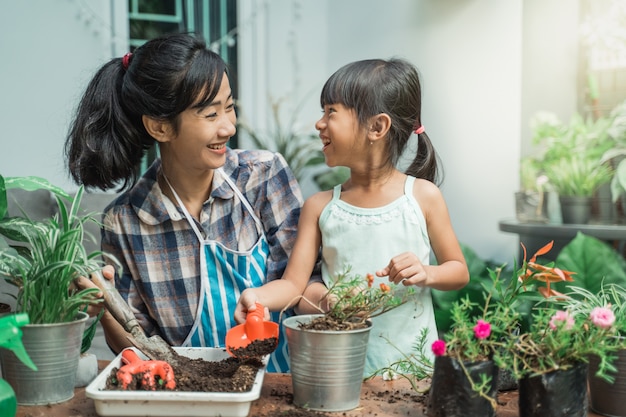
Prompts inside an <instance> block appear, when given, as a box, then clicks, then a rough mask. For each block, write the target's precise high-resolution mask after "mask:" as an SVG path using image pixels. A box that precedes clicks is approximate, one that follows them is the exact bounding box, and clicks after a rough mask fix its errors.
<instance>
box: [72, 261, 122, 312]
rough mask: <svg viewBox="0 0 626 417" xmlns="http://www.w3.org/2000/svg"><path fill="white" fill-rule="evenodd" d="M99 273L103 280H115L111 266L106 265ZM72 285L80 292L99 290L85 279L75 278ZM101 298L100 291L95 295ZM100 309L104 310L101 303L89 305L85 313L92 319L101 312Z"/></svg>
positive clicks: (90, 281)
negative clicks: (88, 289)
mask: <svg viewBox="0 0 626 417" xmlns="http://www.w3.org/2000/svg"><path fill="white" fill-rule="evenodd" d="M101 272H102V276H103V277H104V278H105V279H107V280H110V281H113V280H114V279H115V268H113V265H106V266H105V267H103V268H102V271H101ZM74 285H75V286H76V287H78V288H79V289H81V290H84V289H87V288H99V287H98V286H97V285H96V284H95V283H94V282H93V281H92V280H91V279H89V278H87V277H78V278H76V279H75V280H74ZM100 290H102V288H100ZM103 296H104V294H103V293H102V291H100V292H99V293H97V294H96V297H98V298H102V297H103ZM102 309H104V303H103V302H100V303H97V304H89V306H88V307H87V311H86V313H87V314H88V315H89V317H94V316H97V315H98V314H100V311H102Z"/></svg>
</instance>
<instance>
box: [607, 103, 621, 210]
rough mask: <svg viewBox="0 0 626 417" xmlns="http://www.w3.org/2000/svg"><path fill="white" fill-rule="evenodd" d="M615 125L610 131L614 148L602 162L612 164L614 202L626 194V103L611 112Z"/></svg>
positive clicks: (609, 150) (608, 151)
mask: <svg viewBox="0 0 626 417" xmlns="http://www.w3.org/2000/svg"><path fill="white" fill-rule="evenodd" d="M611 117H612V118H613V124H612V126H611V129H610V131H609V133H610V136H611V138H612V139H613V146H612V147H611V148H610V149H608V150H606V152H604V154H603V155H602V162H605V163H609V162H610V163H611V164H612V165H613V167H614V169H615V174H614V175H613V178H612V179H611V195H612V197H613V202H615V201H617V200H618V199H619V197H620V196H622V195H624V194H626V101H624V102H622V103H621V104H619V105H618V106H616V107H615V108H614V109H613V110H612V111H611Z"/></svg>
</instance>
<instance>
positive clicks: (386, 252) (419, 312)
mask: <svg viewBox="0 0 626 417" xmlns="http://www.w3.org/2000/svg"><path fill="white" fill-rule="evenodd" d="M414 182H415V178H414V177H411V176H407V179H406V182H405V186H404V195H403V196H402V197H400V198H398V199H397V200H395V201H393V202H391V203H390V204H387V205H386V206H383V207H376V208H361V207H356V206H352V205H350V204H347V203H346V202H344V201H342V200H341V199H340V196H341V185H338V186H336V187H335V188H334V190H333V199H332V200H331V201H330V202H329V203H328V205H327V206H326V207H324V209H323V210H322V213H321V215H320V220H319V227H320V231H321V234H322V258H323V263H322V277H323V279H324V281H325V282H326V285H330V284H331V283H332V281H333V278H334V277H335V276H336V275H337V274H339V273H341V272H343V271H344V270H345V268H346V267H347V266H350V267H351V272H352V273H355V274H359V275H361V276H363V277H365V275H366V274H367V273H371V274H374V273H375V272H376V271H377V270H379V269H382V268H384V267H385V266H386V265H387V264H388V263H389V261H390V260H391V258H393V257H394V256H396V255H399V254H401V253H403V252H413V253H415V254H416V255H417V256H418V257H419V258H420V260H421V261H422V263H423V264H424V265H428V264H429V263H430V253H431V250H430V241H429V238H428V231H427V229H426V221H425V219H424V214H423V213H422V210H421V208H420V206H419V204H418V202H417V201H416V200H415V197H414V196H413V184H414ZM380 282H385V283H388V282H389V281H388V278H387V277H383V278H378V277H376V281H375V285H378V284H379V283H380ZM414 288H415V290H416V291H415V295H414V296H413V297H412V299H411V301H409V302H408V303H406V304H404V305H402V306H400V307H397V308H395V309H393V310H391V311H389V312H387V313H385V314H383V315H381V316H378V317H375V318H374V319H373V322H374V326H373V328H372V331H371V332H370V339H369V345H368V351H367V362H366V367H365V376H367V375H369V374H371V373H372V372H374V371H376V370H378V369H381V368H384V367H387V366H389V365H390V364H392V363H393V362H396V361H398V360H400V359H404V356H403V354H411V353H414V350H413V347H414V345H415V342H416V341H417V338H418V336H419V335H420V333H421V329H422V328H427V329H428V338H427V342H426V345H425V352H424V353H425V354H426V355H428V356H430V355H431V351H430V345H431V344H432V342H433V341H435V340H437V328H436V325H435V315H434V312H433V303H432V298H431V294H430V289H428V288H418V287H414ZM390 342H391V343H392V344H393V345H391V344H390ZM394 346H395V347H394ZM431 358H432V357H431Z"/></svg>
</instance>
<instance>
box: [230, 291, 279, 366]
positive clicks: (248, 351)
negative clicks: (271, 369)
mask: <svg viewBox="0 0 626 417" xmlns="http://www.w3.org/2000/svg"><path fill="white" fill-rule="evenodd" d="M264 316H265V307H264V306H263V305H262V304H260V303H256V309H255V310H254V311H250V312H249V313H248V315H247V316H246V322H245V323H243V324H239V325H237V326H235V327H233V328H232V329H230V330H228V332H226V350H227V351H228V353H230V354H231V355H232V356H234V357H236V358H246V357H252V356H263V355H267V354H270V353H272V352H273V351H274V350H275V349H276V346H278V324H277V323H274V322H273V321H267V320H264Z"/></svg>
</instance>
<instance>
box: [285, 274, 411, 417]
mask: <svg viewBox="0 0 626 417" xmlns="http://www.w3.org/2000/svg"><path fill="white" fill-rule="evenodd" d="M373 281H374V278H373V276H370V275H369V274H368V275H367V276H366V277H362V276H359V275H353V274H351V273H350V269H349V268H348V269H347V270H346V271H345V272H343V273H342V274H340V275H339V276H337V277H336V280H335V281H334V284H333V285H332V286H331V287H330V289H329V291H328V294H327V300H328V303H329V306H330V309H329V311H328V312H326V313H322V314H311V315H299V316H293V317H289V318H287V319H285V320H284V321H283V326H284V327H285V333H286V336H287V343H288V346H289V361H290V369H291V378H292V386H293V403H294V405H296V406H298V407H302V408H307V409H311V410H318V411H332V412H338V411H346V410H351V409H354V408H356V407H357V406H358V405H359V398H360V393H361V385H362V382H363V375H364V370H365V359H366V354H367V345H368V340H369V333H370V329H371V327H372V322H371V318H372V317H375V316H377V315H380V314H383V313H385V312H387V311H389V310H391V309H393V308H396V307H398V306H400V305H402V304H404V303H405V302H406V300H407V298H406V297H407V296H408V294H410V293H411V292H412V291H408V292H407V291H404V290H405V289H404V287H403V286H400V287H401V288H398V289H400V290H403V291H401V293H402V296H398V295H397V294H398V293H397V292H396V286H395V285H387V284H380V286H379V287H376V286H373V285H372V283H373ZM410 290H411V289H410ZM301 302H302V301H301ZM305 302H306V300H305ZM320 311H321V310H320Z"/></svg>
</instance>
